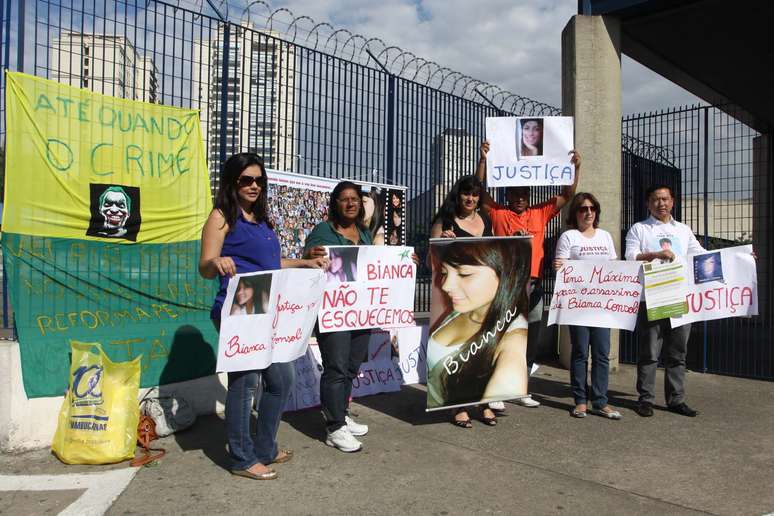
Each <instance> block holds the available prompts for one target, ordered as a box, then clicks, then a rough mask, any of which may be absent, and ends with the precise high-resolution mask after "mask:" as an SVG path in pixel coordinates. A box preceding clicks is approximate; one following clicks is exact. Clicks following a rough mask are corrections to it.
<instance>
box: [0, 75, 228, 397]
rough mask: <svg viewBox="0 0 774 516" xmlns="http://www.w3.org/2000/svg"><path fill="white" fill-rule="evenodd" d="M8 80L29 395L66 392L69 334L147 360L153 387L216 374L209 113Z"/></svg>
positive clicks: (9, 182)
mask: <svg viewBox="0 0 774 516" xmlns="http://www.w3.org/2000/svg"><path fill="white" fill-rule="evenodd" d="M6 80H7V82H6V84H7V88H6V107H7V111H6V128H7V134H6V162H5V166H6V168H5V174H6V175H5V188H6V195H5V206H4V212H3V242H2V244H3V251H4V257H5V276H6V278H7V279H8V292H9V294H10V300H11V305H12V307H13V311H14V316H15V326H16V331H17V334H18V336H19V349H20V353H21V362H22V373H23V380H24V388H25V391H26V393H27V396H29V397H40V396H59V395H61V394H62V392H64V390H65V389H66V388H67V378H68V372H69V371H68V368H69V363H70V361H69V353H70V344H69V342H70V341H71V340H78V341H84V342H94V341H97V342H102V343H103V346H104V351H105V353H106V354H107V355H108V356H109V357H110V359H111V360H113V361H116V362H123V361H128V360H133V359H135V358H137V357H140V356H142V361H141V364H142V367H141V369H142V376H141V385H142V386H152V385H158V384H163V383H171V382H178V381H183V380H188V379H191V378H197V377H200V376H205V375H208V374H212V373H213V372H214V370H215V349H216V343H217V336H216V334H215V331H214V329H213V326H212V323H211V321H210V314H209V311H210V306H211V304H212V300H213V298H214V297H215V293H216V291H217V284H216V282H214V281H211V280H204V279H202V278H201V277H200V276H199V273H198V271H197V263H198V259H199V249H200V243H199V241H200V240H199V239H200V236H201V228H202V226H203V225H204V221H205V220H206V218H207V215H208V213H209V211H210V209H211V207H212V203H211V194H210V183H209V177H208V174H207V168H206V162H205V156H204V147H203V144H202V139H201V129H200V127H199V115H198V112H197V111H195V110H190V109H179V108H174V107H169V106H162V105H159V104H151V103H145V102H137V101H131V100H125V99H119V98H115V97H109V96H107V95H101V94H99V93H93V92H91V91H89V90H86V89H79V88H74V87H71V86H68V85H65V84H61V83H58V82H54V81H48V80H46V79H42V78H40V77H35V76H31V75H26V74H22V73H15V72H7V73H6Z"/></svg>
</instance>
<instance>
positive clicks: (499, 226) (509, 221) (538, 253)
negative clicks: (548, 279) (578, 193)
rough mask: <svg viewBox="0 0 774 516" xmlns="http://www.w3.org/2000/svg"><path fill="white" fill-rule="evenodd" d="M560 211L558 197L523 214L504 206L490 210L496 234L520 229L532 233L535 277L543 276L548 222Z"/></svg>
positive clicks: (532, 272)
mask: <svg viewBox="0 0 774 516" xmlns="http://www.w3.org/2000/svg"><path fill="white" fill-rule="evenodd" d="M558 213H559V210H558V209H557V207H556V197H554V198H551V199H549V200H548V201H546V202H541V203H540V204H535V205H534V206H530V207H529V208H527V209H526V210H524V212H523V213H521V214H517V213H516V212H515V211H513V210H511V209H509V208H505V207H502V206H492V208H491V210H490V211H489V217H490V218H491V219H492V229H493V230H494V234H495V236H513V235H514V234H515V233H516V232H517V231H518V230H520V229H523V230H525V231H527V233H529V234H530V235H532V266H531V272H530V275H531V276H532V277H533V278H541V277H542V276H543V256H544V252H543V241H544V240H545V236H546V224H548V222H549V221H550V220H551V219H552V218H554V217H555V216H556V215H557V214H558Z"/></svg>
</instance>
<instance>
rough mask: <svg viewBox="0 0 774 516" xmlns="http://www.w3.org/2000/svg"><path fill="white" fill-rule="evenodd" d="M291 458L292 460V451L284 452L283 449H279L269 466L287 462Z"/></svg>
mask: <svg viewBox="0 0 774 516" xmlns="http://www.w3.org/2000/svg"><path fill="white" fill-rule="evenodd" d="M292 458H293V450H286V449H284V448H280V450H279V451H278V452H277V456H276V457H274V460H273V461H271V464H282V463H283V462H288V461H289V460H290V459H292Z"/></svg>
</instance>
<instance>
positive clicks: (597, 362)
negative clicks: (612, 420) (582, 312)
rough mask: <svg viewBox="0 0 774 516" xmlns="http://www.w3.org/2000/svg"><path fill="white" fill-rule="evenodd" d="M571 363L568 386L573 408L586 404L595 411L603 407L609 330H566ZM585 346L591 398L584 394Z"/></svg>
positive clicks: (607, 364) (605, 402) (586, 386)
mask: <svg viewBox="0 0 774 516" xmlns="http://www.w3.org/2000/svg"><path fill="white" fill-rule="evenodd" d="M570 341H571V342H572V355H571V357H572V363H571V365H570V385H571V386H572V396H573V398H575V404H576V405H580V404H581V403H587V402H588V401H589V400H591V406H592V407H594V408H595V409H601V408H604V407H605V406H606V405H607V383H608V377H609V373H610V359H609V358H608V355H609V354H610V328H592V327H586V326H570ZM589 346H591V396H589V395H588V394H589V393H588V385H587V382H586V371H587V370H588V361H589Z"/></svg>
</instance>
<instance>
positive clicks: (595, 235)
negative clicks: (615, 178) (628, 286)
mask: <svg viewBox="0 0 774 516" xmlns="http://www.w3.org/2000/svg"><path fill="white" fill-rule="evenodd" d="M600 211H601V210H600V206H599V201H597V199H596V197H594V196H593V195H592V194H590V193H586V192H580V193H578V194H576V195H575V198H574V199H573V200H572V203H571V204H570V211H569V215H568V217H567V225H568V226H569V227H570V228H571V229H568V230H567V231H565V232H564V233H562V236H560V237H559V242H557V244H556V258H555V259H554V269H557V270H558V269H559V268H561V267H562V264H563V263H564V260H615V259H616V254H615V245H614V244H613V239H612V237H611V236H610V233H608V232H607V231H605V230H604V229H599V228H598V227H597V226H599V214H600ZM569 328H570V341H571V342H572V355H571V361H570V385H571V386H572V395H573V398H574V399H575V408H573V409H572V411H571V412H570V414H571V415H572V416H573V417H586V411H587V409H588V402H589V401H591V412H592V413H593V414H597V415H599V416H603V417H606V418H608V419H621V413H620V412H618V411H617V410H615V409H613V408H612V407H610V405H608V404H607V384H608V374H609V359H608V355H609V353H610V328H596V327H590V326H570V327H569ZM589 346H590V347H591V392H588V385H587V382H586V371H587V370H588V358H589Z"/></svg>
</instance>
